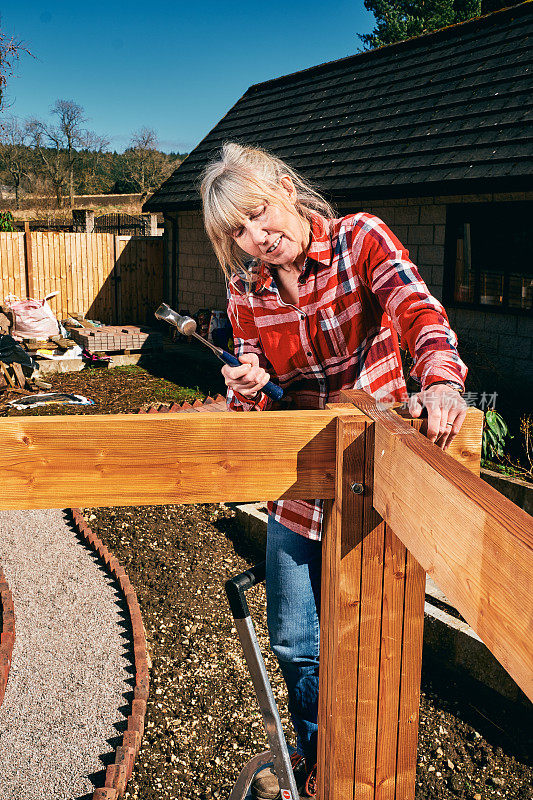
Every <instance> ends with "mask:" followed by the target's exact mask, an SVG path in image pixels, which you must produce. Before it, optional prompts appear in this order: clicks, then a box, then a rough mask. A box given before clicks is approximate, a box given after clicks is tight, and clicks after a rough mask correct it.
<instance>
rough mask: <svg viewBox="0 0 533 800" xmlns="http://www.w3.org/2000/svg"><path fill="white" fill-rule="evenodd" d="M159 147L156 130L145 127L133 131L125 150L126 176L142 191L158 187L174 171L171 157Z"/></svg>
mask: <svg viewBox="0 0 533 800" xmlns="http://www.w3.org/2000/svg"><path fill="white" fill-rule="evenodd" d="M157 148H158V140H157V134H156V132H155V131H154V130H153V129H152V128H146V127H145V128H141V129H140V130H138V131H136V132H135V133H133V135H132V137H131V139H130V144H129V147H128V148H127V149H126V151H125V152H124V177H125V178H126V180H128V181H131V182H132V183H133V184H135V185H136V186H137V187H138V189H139V191H140V192H150V191H152V190H153V189H156V188H157V187H158V186H159V185H160V184H161V183H162V182H163V181H164V180H165V178H167V177H168V176H169V175H170V173H171V172H172V169H173V164H172V161H171V159H170V158H169V156H167V155H166V153H162V152H161V151H160V150H158V149H157Z"/></svg>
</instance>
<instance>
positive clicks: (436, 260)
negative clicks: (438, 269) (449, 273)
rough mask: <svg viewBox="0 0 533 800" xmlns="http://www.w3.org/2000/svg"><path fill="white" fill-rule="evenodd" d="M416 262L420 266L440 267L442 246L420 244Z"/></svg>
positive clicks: (442, 253)
mask: <svg viewBox="0 0 533 800" xmlns="http://www.w3.org/2000/svg"><path fill="white" fill-rule="evenodd" d="M418 260H419V262H420V264H427V265H428V266H433V265H439V266H441V265H442V264H443V263H444V246H443V245H440V244H421V245H420V246H419V248H418Z"/></svg>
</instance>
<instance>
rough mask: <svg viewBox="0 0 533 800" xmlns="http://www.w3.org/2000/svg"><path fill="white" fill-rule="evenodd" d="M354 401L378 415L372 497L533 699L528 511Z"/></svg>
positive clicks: (532, 561)
mask: <svg viewBox="0 0 533 800" xmlns="http://www.w3.org/2000/svg"><path fill="white" fill-rule="evenodd" d="M350 396H351V397H354V395H350ZM346 399H347V398H346ZM355 402H358V403H359V405H360V407H364V408H365V413H367V414H369V415H370V416H373V417H374V418H375V420H376V434H375V436H376V442H375V483H374V507H375V508H376V510H377V511H378V513H379V514H380V515H381V516H382V517H383V519H384V520H385V521H386V522H387V523H388V524H390V525H391V527H392V528H393V530H394V531H395V533H396V534H397V535H398V536H399V537H400V539H401V540H402V542H403V543H404V544H405V546H406V547H407V549H408V550H409V551H410V552H411V553H412V555H413V556H414V557H415V558H416V560H417V561H418V562H419V563H420V564H421V565H422V567H423V568H424V570H425V571H426V572H427V573H428V574H429V575H431V577H432V578H433V580H434V581H435V582H436V583H437V585H438V586H439V587H440V588H441V589H442V591H443V592H444V593H445V595H446V597H447V598H448V600H449V601H450V602H451V603H452V604H453V605H454V606H455V608H456V609H457V610H458V611H459V612H460V613H461V615H462V616H463V617H464V618H465V620H466V621H467V622H468V624H469V625H470V626H471V627H472V628H473V629H474V630H475V631H476V633H477V634H478V635H479V636H480V638H481V639H482V641H483V642H484V643H485V644H486V646H487V647H488V648H489V650H491V652H492V653H493V654H494V656H495V657H496V658H497V659H498V661H499V662H500V663H501V664H502V666H503V667H504V668H505V669H506V670H507V672H509V674H510V675H511V676H512V677H513V679H514V680H515V681H516V682H517V684H518V685H519V686H520V687H521V689H522V690H523V691H524V692H525V693H526V695H527V696H528V697H529V698H530V699H533V613H532V604H531V597H532V595H533V519H532V518H531V516H530V515H529V514H526V513H525V511H522V510H521V509H520V508H518V507H517V506H515V505H514V504H513V503H511V501H510V500H507V498H505V497H503V496H502V495H501V494H500V493H499V492H497V491H496V490H495V489H493V488H492V487H491V486H489V485H488V484H487V483H486V482H485V481H482V480H480V479H479V478H477V477H476V476H475V475H472V474H471V472H469V471H468V470H467V469H466V468H465V467H464V466H463V465H462V464H460V463H457V461H455V460H454V459H453V458H450V456H449V455H447V454H446V453H443V452H442V451H441V450H440V449H439V448H438V447H435V445H433V444H431V442H429V441H428V440H427V439H426V438H425V437H423V436H420V435H419V434H417V433H416V431H415V430H414V429H413V428H411V427H410V426H409V425H407V424H406V423H405V422H404V421H403V420H401V419H399V418H398V417H397V415H394V414H390V412H383V411H379V410H377V409H375V408H374V409H373V408H372V401H369V400H368V398H367V399H366V400H364V401H361V400H360V399H358V398H355Z"/></svg>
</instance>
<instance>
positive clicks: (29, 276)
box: [21, 220, 34, 299]
mask: <svg viewBox="0 0 533 800" xmlns="http://www.w3.org/2000/svg"><path fill="white" fill-rule="evenodd" d="M24 272H25V277H26V297H33V288H34V287H33V252H32V248H31V231H30V223H29V222H28V220H26V221H25V222H24ZM21 299H24V298H21Z"/></svg>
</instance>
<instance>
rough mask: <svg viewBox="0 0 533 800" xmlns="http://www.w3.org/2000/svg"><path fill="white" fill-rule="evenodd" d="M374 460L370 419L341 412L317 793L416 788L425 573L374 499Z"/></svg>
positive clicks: (327, 552)
mask: <svg viewBox="0 0 533 800" xmlns="http://www.w3.org/2000/svg"><path fill="white" fill-rule="evenodd" d="M373 462H374V426H373V424H372V421H371V420H370V419H369V418H368V417H366V418H362V419H361V418H357V417H355V418H354V417H341V416H339V419H338V420H337V476H336V496H335V501H334V503H333V504H332V505H331V504H329V503H328V504H327V505H326V509H325V524H324V541H323V564H322V592H321V594H322V611H321V650H320V692H319V745H318V764H319V769H318V796H319V798H320V800H346V798H352V797H356V798H357V800H394V798H395V797H396V798H398V797H401V798H402V800H412V798H414V787H415V784H414V775H415V768H416V745H417V731H418V707H419V695H420V671H421V662H422V636H423V622H424V589H425V576H424V572H423V570H422V568H421V567H420V565H418V564H417V563H416V561H415V560H414V559H413V558H412V557H411V556H409V554H408V553H407V551H406V548H405V546H404V545H403V544H402V542H401V541H400V540H399V539H398V538H397V537H396V536H395V535H394V533H393V532H392V530H391V529H390V528H389V527H388V526H387V525H385V523H384V522H383V520H382V519H381V517H380V516H379V514H377V512H376V511H375V509H374V507H373V497H372V484H373V474H374V463H373ZM353 484H355V488H356V489H358V488H359V487H364V488H363V491H362V493H356V492H354V491H353V488H352V485H353ZM357 485H358V486H357Z"/></svg>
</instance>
